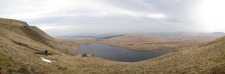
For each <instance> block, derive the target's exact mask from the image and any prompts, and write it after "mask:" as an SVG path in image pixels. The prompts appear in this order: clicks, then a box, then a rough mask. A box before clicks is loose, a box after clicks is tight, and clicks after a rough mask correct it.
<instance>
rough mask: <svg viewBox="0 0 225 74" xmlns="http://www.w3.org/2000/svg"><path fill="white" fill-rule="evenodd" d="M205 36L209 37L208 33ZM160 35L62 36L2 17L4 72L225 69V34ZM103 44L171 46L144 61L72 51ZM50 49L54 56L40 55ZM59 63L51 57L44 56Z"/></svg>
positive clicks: (200, 72) (165, 73)
mask: <svg viewBox="0 0 225 74" xmlns="http://www.w3.org/2000/svg"><path fill="white" fill-rule="evenodd" d="M204 37H205V38H206V39H205V38H204ZM210 37H211V36H209V37H207V36H191V37H189V36H183V37H182V36H181V37H158V36H151V35H146V34H137V35H136V34H134V35H124V36H118V37H113V38H110V39H84V38H80V39H58V38H53V37H51V36H49V35H47V34H46V33H45V32H43V31H41V30H40V29H38V28H37V27H32V26H29V25H28V24H27V23H26V22H23V21H19V20H14V19H3V18H1V19H0V73H2V74H11V73H22V74H49V73H53V74H76V73H78V74H90V73H91V74H139V73H143V74H148V73H156V74H181V73H194V74H205V73H225V49H224V48H225V37H220V38H218V39H215V38H214V39H215V40H214V39H213V38H212V39H210ZM93 43H104V44H108V45H111V46H116V47H122V48H128V49H132V50H137V51H151V50H172V51H176V52H173V53H168V54H166V55H163V56H159V57H156V58H152V59H148V60H144V61H139V62H118V61H112V60H105V59H101V58H97V57H91V56H88V57H82V56H73V55H74V54H75V53H76V52H78V50H79V47H80V45H87V44H93ZM45 50H47V51H48V52H49V53H51V55H48V56H45V55H41V54H35V53H38V52H44V51H45ZM43 58H45V59H48V60H52V61H55V62H51V63H49V62H46V61H43V60H42V59H43Z"/></svg>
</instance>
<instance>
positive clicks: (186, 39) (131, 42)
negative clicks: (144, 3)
mask: <svg viewBox="0 0 225 74" xmlns="http://www.w3.org/2000/svg"><path fill="white" fill-rule="evenodd" d="M221 36H222V35H221V34H220V35H218V34H217V35H215V34H214V33H213V34H207V35H206V34H204V35H179V36H174V35H170V36H156V35H149V34H129V35H123V36H118V37H113V38H110V39H100V40H98V41H97V43H105V44H108V45H111V46H116V47H123V48H128V49H132V50H137V51H152V50H173V51H177V50H179V49H180V48H186V47H194V46H196V45H199V44H201V43H206V42H209V41H212V40H215V39H217V38H219V37H221Z"/></svg>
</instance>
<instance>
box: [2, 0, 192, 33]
mask: <svg viewBox="0 0 225 74" xmlns="http://www.w3.org/2000/svg"><path fill="white" fill-rule="evenodd" d="M192 2H193V0H1V1H0V7H1V8H0V10H1V11H0V16H1V17H5V18H14V19H19V20H23V21H26V22H28V23H29V24H30V25H34V26H38V27H39V28H41V29H43V30H44V31H46V32H47V33H49V34H51V35H54V36H61V35H67V34H68V35H72V34H79V33H100V32H116V33H119V32H144V31H146V32H153V31H154V32H156V31H171V29H172V30H175V29H176V31H179V30H182V31H183V30H186V29H184V27H188V26H190V25H186V24H187V23H186V22H187V20H188V17H187V14H188V13H187V11H186V10H187V8H188V6H189V5H191V3H192ZM165 26H167V27H170V28H171V29H166V28H167V27H165ZM171 26H172V27H171ZM180 28H181V29H180ZM182 28H183V29H182Z"/></svg>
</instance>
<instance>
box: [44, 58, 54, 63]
mask: <svg viewBox="0 0 225 74" xmlns="http://www.w3.org/2000/svg"><path fill="white" fill-rule="evenodd" d="M40 58H41V60H43V61H45V62H48V63H52V62H56V61H51V60H48V59H45V58H43V57H40Z"/></svg>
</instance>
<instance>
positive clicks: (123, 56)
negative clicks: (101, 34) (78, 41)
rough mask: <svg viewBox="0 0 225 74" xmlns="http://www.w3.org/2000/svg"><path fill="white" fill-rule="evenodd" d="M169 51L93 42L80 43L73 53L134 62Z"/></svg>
mask: <svg viewBox="0 0 225 74" xmlns="http://www.w3.org/2000/svg"><path fill="white" fill-rule="evenodd" d="M171 52H172V51H167V50H160V51H150V52H141V51H133V50H128V49H125V48H119V47H112V46H109V45H106V44H99V43H95V44H90V45H81V46H80V48H79V51H78V52H77V53H76V54H75V55H79V54H83V53H86V54H93V55H94V56H96V57H99V58H103V59H108V60H114V61H122V62H136V61H142V60H147V59H150V58H154V57H158V56H161V55H164V54H167V53H171Z"/></svg>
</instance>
